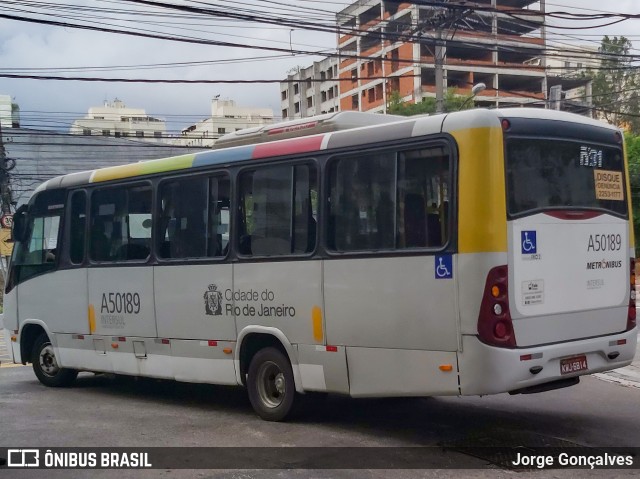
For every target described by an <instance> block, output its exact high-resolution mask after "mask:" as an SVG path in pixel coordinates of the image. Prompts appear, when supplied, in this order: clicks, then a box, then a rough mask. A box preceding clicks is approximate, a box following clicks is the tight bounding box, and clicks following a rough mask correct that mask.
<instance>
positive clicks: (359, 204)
mask: <svg viewBox="0 0 640 479" xmlns="http://www.w3.org/2000/svg"><path fill="white" fill-rule="evenodd" d="M450 174H451V173H450V155H449V152H448V148H447V147H446V146H445V145H437V146H431V147H425V148H421V149H417V150H408V151H398V152H396V151H387V152H371V153H369V154H363V155H357V156H345V157H340V158H337V159H336V160H333V161H332V162H331V163H330V164H329V190H330V197H329V199H328V206H329V208H328V209H329V217H328V220H327V247H328V248H329V249H333V250H335V251H339V252H348V251H379V250H382V251H386V250H394V249H395V250H398V249H404V248H441V247H442V246H444V245H445V244H446V242H447V241H448V238H447V235H448V223H447V221H448V217H449V211H448V204H449V194H450V187H449V185H450V179H449V177H450Z"/></svg>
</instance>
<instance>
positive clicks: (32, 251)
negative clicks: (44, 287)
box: [8, 190, 65, 289]
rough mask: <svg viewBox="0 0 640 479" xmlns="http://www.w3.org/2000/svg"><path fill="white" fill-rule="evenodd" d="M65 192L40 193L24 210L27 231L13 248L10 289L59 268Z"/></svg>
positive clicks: (25, 230)
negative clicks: (59, 239) (59, 242)
mask: <svg viewBox="0 0 640 479" xmlns="http://www.w3.org/2000/svg"><path fill="white" fill-rule="evenodd" d="M64 195H65V192H64V191H62V190H55V191H52V192H47V191H44V192H42V193H39V194H38V195H36V196H34V198H33V199H32V200H31V202H30V203H29V207H28V209H27V210H26V211H25V212H24V213H21V214H23V215H25V219H24V231H23V232H21V233H22V234H21V235H20V236H21V237H20V238H17V239H18V241H17V242H16V245H15V247H14V249H13V256H12V258H11V277H10V280H9V285H8V286H9V287H8V289H11V288H12V287H13V286H15V285H17V284H19V283H21V282H23V281H25V280H27V279H29V278H32V277H34V276H37V275H39V274H42V273H46V272H47V271H52V270H54V269H55V267H56V264H57V256H58V247H59V245H58V238H59V231H60V221H61V218H62V211H63V207H64Z"/></svg>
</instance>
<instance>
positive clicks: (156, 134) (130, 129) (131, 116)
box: [70, 98, 166, 141]
mask: <svg viewBox="0 0 640 479" xmlns="http://www.w3.org/2000/svg"><path fill="white" fill-rule="evenodd" d="M70 133H71V134H72V135H85V136H91V135H98V136H114V137H118V138H119V137H134V138H137V139H139V140H145V139H146V140H154V141H157V140H158V139H161V138H163V137H164V136H166V126H165V122H164V120H161V119H159V118H154V117H152V116H149V115H147V113H146V112H145V110H144V109H142V108H128V107H127V105H125V103H124V102H123V101H122V100H119V99H117V98H116V99H114V100H113V101H112V102H108V101H105V102H104V104H103V105H102V106H97V107H91V108H89V111H88V113H87V115H86V116H85V117H84V118H80V119H78V120H75V121H74V122H73V124H72V125H71V130H70Z"/></svg>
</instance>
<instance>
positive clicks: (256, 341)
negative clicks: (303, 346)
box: [234, 326, 304, 394]
mask: <svg viewBox="0 0 640 479" xmlns="http://www.w3.org/2000/svg"><path fill="white" fill-rule="evenodd" d="M237 344H238V346H237V348H236V355H235V358H234V360H235V362H236V378H237V380H238V384H242V385H243V386H246V382H247V381H246V377H247V372H248V371H249V364H250V363H251V358H253V356H254V355H255V354H256V353H257V352H258V351H260V350H261V349H263V348H266V347H269V346H271V347H275V348H278V349H280V350H281V351H282V352H283V353H284V354H285V355H286V356H287V358H288V359H289V362H290V363H291V369H292V370H293V380H294V383H295V387H296V391H297V392H298V393H301V394H302V393H304V389H303V388H302V378H301V377H300V368H299V367H298V356H297V354H296V349H295V346H294V345H292V344H291V342H290V341H289V340H288V339H287V337H286V336H285V334H284V333H283V332H282V331H280V330H279V329H277V328H272V327H267V326H247V327H246V328H244V329H243V330H242V331H240V334H238V343H237Z"/></svg>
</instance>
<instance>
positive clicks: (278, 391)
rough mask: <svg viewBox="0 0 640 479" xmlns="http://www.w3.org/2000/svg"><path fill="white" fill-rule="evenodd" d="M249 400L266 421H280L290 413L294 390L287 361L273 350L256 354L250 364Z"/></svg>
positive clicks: (264, 350) (289, 365) (266, 349)
mask: <svg viewBox="0 0 640 479" xmlns="http://www.w3.org/2000/svg"><path fill="white" fill-rule="evenodd" d="M247 387H248V392H249V401H251V405H252V406H253V409H254V410H255V411H256V413H257V414H258V416H260V417H261V418H262V419H264V420H266V421H281V420H283V419H284V418H285V417H287V415H288V414H289V413H290V412H291V409H292V407H293V400H294V398H295V394H296V388H295V384H294V380H293V370H292V369H291V363H290V362H289V359H288V358H287V357H286V356H285V355H284V354H283V353H282V352H281V351H279V350H278V349H276V348H265V349H262V350H260V351H258V352H257V353H256V354H255V356H254V357H253V358H252V359H251V363H250V364H249V377H248V380H247Z"/></svg>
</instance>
